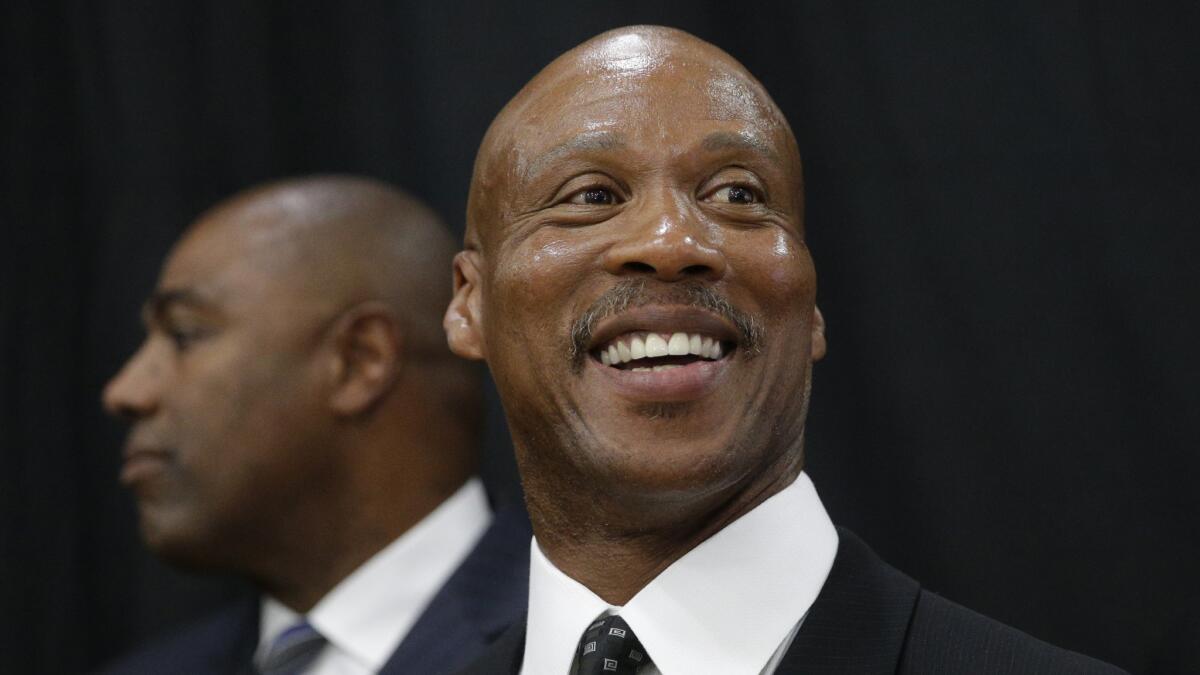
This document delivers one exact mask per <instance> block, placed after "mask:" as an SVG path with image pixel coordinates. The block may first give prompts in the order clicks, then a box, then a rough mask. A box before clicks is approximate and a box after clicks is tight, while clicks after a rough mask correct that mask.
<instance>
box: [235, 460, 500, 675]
mask: <svg viewBox="0 0 1200 675" xmlns="http://www.w3.org/2000/svg"><path fill="white" fill-rule="evenodd" d="M491 519H492V515H491V510H490V509H489V507H488V503H487V495H486V494H485V493H484V489H483V483H481V482H480V480H479V479H478V478H473V479H471V480H469V481H468V482H467V483H466V484H465V485H463V486H462V487H461V488H459V490H458V491H457V492H455V493H454V495H453V496H451V497H450V498H449V499H447V500H446V501H444V502H442V503H441V504H440V505H439V506H438V507H437V508H436V509H434V510H433V512H432V513H430V514H429V515H428V516H425V518H423V519H421V521H420V522H418V523H417V524H416V525H414V526H413V527H412V528H410V529H409V530H408V531H407V532H405V533H404V534H402V535H400V537H399V538H398V539H396V540H395V541H393V542H392V543H391V544H388V545H387V547H386V548H384V549H383V550H381V551H379V552H378V553H376V554H375V555H374V556H372V557H371V559H370V560H368V561H367V562H365V563H363V565H362V566H360V567H359V568H358V569H356V570H354V572H352V573H351V574H350V576H348V577H346V578H345V579H343V580H342V581H341V582H340V583H338V585H337V586H335V587H334V588H333V590H331V591H330V592H329V593H328V594H326V595H325V597H323V598H321V600H320V601H319V602H317V604H316V606H314V607H313V608H312V611H310V612H309V613H308V614H307V615H306V616H307V619H308V622H309V623H310V624H311V625H312V626H313V627H314V628H316V629H317V631H318V632H319V633H321V635H323V636H325V639H326V640H328V642H327V644H326V645H325V647H324V648H323V649H322V650H321V653H320V654H319V655H318V656H317V658H316V660H315V661H313V663H312V664H311V665H310V666H309V668H308V669H307V670H306V671H304V672H305V673H308V674H309V675H334V674H338V675H360V674H366V673H375V672H378V671H379V669H380V668H382V667H383V666H384V664H385V663H387V660H388V657H390V656H391V655H392V652H394V651H395V650H396V648H397V647H398V646H399V645H400V642H401V641H402V640H403V639H404V637H405V636H406V635H408V631H409V630H411V629H412V627H413V624H415V623H416V622H417V619H418V618H419V617H420V616H421V613H422V612H423V611H424V610H425V606H426V605H428V604H429V601H430V600H432V599H433V596H434V595H435V594H436V593H437V592H438V591H439V590H440V589H441V587H442V586H443V585H444V584H445V583H446V581H447V580H449V578H450V576H451V575H452V574H453V573H454V571H455V570H456V569H458V566H459V565H461V564H462V562H463V560H464V559H465V558H466V557H467V555H468V554H469V553H470V552H471V549H472V548H474V547H475V544H476V543H477V542H478V541H479V538H480V537H482V536H483V533H484V531H485V530H486V529H487V527H488V525H489V524H490V523H491ZM314 545H319V543H318V544H314ZM303 618H305V617H304V616H301V615H300V614H297V613H296V612H294V611H292V610H291V609H289V608H288V607H286V606H284V605H283V604H282V603H280V602H279V601H278V600H276V599H274V598H271V597H264V598H263V599H262V614H261V619H260V623H259V641H258V650H257V651H256V652H255V657H254V658H255V662H256V663H259V662H261V659H262V658H263V657H264V656H265V654H266V651H267V650H268V649H269V648H270V645H271V643H272V641H274V640H275V638H276V637H278V636H279V635H280V634H281V633H282V632H283V631H284V630H286V629H287V628H288V627H289V626H291V625H293V624H294V623H296V622H297V621H300V620H301V619H303Z"/></svg>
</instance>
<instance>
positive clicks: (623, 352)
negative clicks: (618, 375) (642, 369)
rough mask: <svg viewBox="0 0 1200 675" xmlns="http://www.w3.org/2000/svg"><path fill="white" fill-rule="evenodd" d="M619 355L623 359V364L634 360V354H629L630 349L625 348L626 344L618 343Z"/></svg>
mask: <svg viewBox="0 0 1200 675" xmlns="http://www.w3.org/2000/svg"><path fill="white" fill-rule="evenodd" d="M617 354H618V355H619V356H620V357H621V362H622V363H629V362H630V361H632V360H633V354H631V353H630V352H629V347H627V346H625V343H624V342H618V343H617Z"/></svg>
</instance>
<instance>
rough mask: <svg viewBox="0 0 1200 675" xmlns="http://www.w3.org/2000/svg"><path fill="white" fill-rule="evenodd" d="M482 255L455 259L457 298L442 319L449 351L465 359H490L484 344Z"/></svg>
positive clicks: (465, 254) (474, 253) (468, 253)
mask: <svg viewBox="0 0 1200 675" xmlns="http://www.w3.org/2000/svg"><path fill="white" fill-rule="evenodd" d="M481 263H482V261H481V260H480V254H479V251H475V250H467V251H459V252H458V254H457V255H455V256H454V297H453V298H451V300H450V306H449V307H447V308H446V315H445V316H444V317H443V318H442V328H444V329H445V330H446V342H447V344H449V345H450V351H452V352H454V353H455V354H458V355H459V356H461V357H463V358H464V359H471V360H474V361H478V360H480V359H486V358H487V352H486V349H485V348H484V340H483V331H482V326H483V300H482V295H483V287H482V286H481V283H482V281H483V274H482V272H481V267H482V265H481Z"/></svg>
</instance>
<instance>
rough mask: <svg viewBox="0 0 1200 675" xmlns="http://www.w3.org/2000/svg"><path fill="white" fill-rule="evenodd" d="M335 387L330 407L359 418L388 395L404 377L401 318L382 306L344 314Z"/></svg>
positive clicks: (338, 327) (339, 328) (337, 341)
mask: <svg viewBox="0 0 1200 675" xmlns="http://www.w3.org/2000/svg"><path fill="white" fill-rule="evenodd" d="M334 331H335V332H334V345H335V347H334V348H335V354H334V367H333V371H334V373H333V374H334V387H333V396H332V398H331V399H330V404H331V405H332V407H333V408H334V410H336V411H337V412H338V413H340V414H342V415H357V414H359V413H362V412H364V411H366V410H369V409H370V408H371V407H373V406H374V405H375V404H376V403H377V402H378V401H379V400H380V399H382V398H383V397H384V396H385V395H387V393H388V391H390V390H391V388H392V386H393V385H394V384H395V383H396V379H397V377H398V375H399V373H400V366H401V362H402V349H403V342H404V337H403V333H402V331H401V327H400V321H399V318H398V317H397V316H396V313H395V312H394V311H393V310H392V309H391V308H390V307H388V306H387V305H385V304H384V303H381V302H374V301H372V302H365V303H362V304H360V305H357V306H355V307H353V308H351V309H350V310H349V311H347V312H346V313H344V314H343V315H342V316H341V317H340V318H339V319H338V322H337V325H336V326H335V328H334Z"/></svg>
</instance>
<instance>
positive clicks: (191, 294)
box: [142, 288, 212, 323]
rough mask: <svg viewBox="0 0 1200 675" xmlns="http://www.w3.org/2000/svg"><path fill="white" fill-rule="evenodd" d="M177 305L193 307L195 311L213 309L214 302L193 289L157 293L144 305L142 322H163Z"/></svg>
mask: <svg viewBox="0 0 1200 675" xmlns="http://www.w3.org/2000/svg"><path fill="white" fill-rule="evenodd" d="M177 305H183V306H191V307H193V308H195V309H208V308H210V307H212V302H211V301H209V300H208V299H206V298H205V297H204V296H203V295H202V294H201V293H198V292H196V290H195V289H191V288H172V289H166V290H160V291H155V292H154V293H152V294H151V295H150V297H149V298H147V299H146V302H145V303H143V304H142V320H143V321H145V322H147V323H149V322H150V320H155V321H162V320H163V317H165V316H166V315H167V313H168V312H170V311H171V308H172V307H174V306H177Z"/></svg>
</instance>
